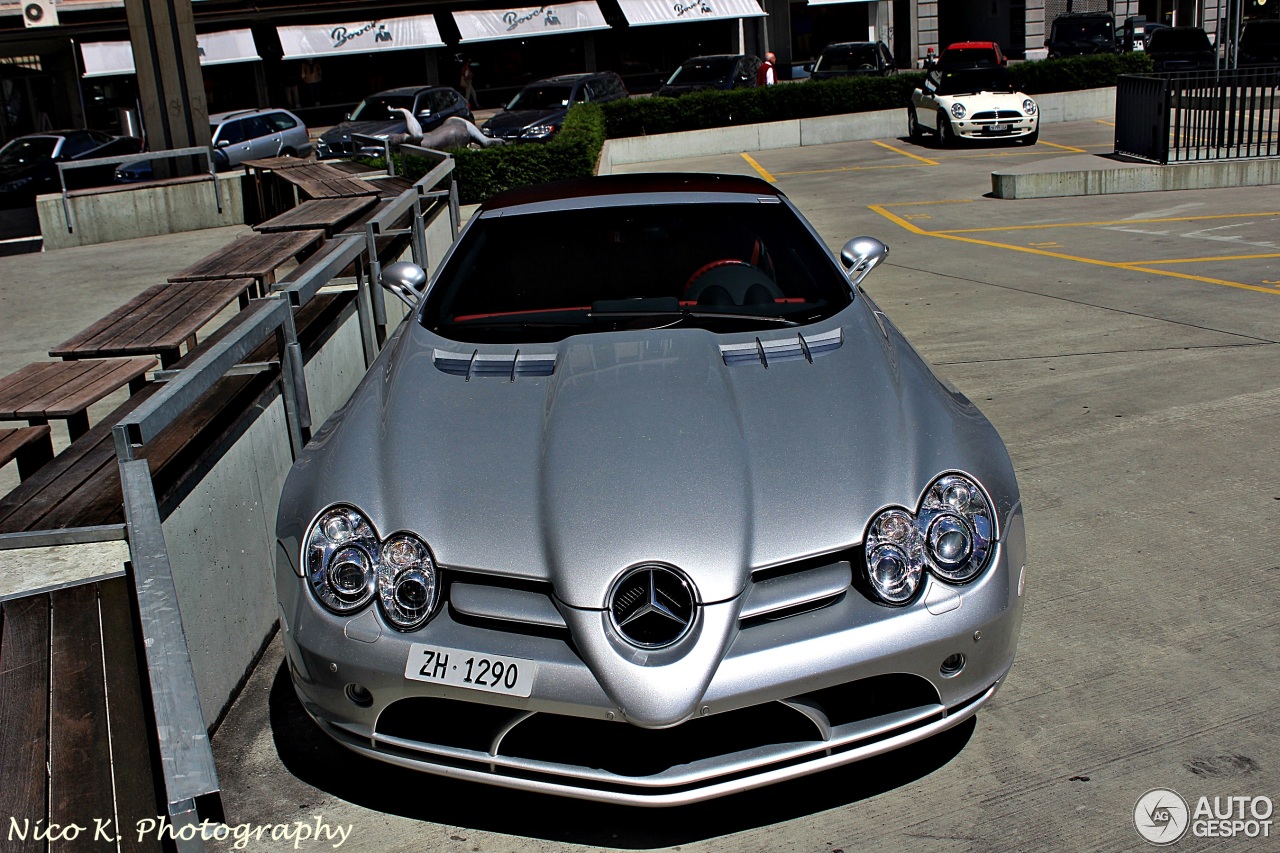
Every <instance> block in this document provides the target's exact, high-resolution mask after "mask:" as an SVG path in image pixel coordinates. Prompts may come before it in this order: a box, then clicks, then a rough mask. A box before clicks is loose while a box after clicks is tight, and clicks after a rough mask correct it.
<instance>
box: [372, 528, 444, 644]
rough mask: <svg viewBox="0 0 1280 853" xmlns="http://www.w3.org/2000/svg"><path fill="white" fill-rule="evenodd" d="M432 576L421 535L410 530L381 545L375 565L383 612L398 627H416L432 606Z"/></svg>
mask: <svg viewBox="0 0 1280 853" xmlns="http://www.w3.org/2000/svg"><path fill="white" fill-rule="evenodd" d="M436 578H437V576H436V564H435V561H433V560H432V559H431V554H430V552H428V551H427V546H426V545H425V544H423V542H422V540H421V539H419V538H418V537H416V536H414V535H413V534H410V533H397V534H396V535H395V536H392V537H391V538H390V539H388V540H387V541H386V543H385V544H383V546H382V561H381V563H380V564H379V565H378V602H379V603H380V604H381V605H382V613H383V615H384V616H386V617H387V620H388V621H389V622H391V624H392V625H394V626H395V627H396V628H399V629H400V630H402V631H412V630H414V629H415V628H418V627H420V626H421V625H422V624H423V623H424V622H426V621H427V618H428V617H429V616H430V615H431V612H432V611H433V610H434V609H435V606H436V597H437V596H436V593H437V591H438V590H439V584H438V583H437V579H436Z"/></svg>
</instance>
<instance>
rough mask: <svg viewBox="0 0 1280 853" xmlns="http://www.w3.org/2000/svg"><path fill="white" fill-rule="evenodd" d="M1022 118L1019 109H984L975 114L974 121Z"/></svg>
mask: <svg viewBox="0 0 1280 853" xmlns="http://www.w3.org/2000/svg"><path fill="white" fill-rule="evenodd" d="M1020 118H1022V113H1020V112H1018V111H1017V110H984V111H982V112H980V113H974V114H973V121H1013V120H1016V119H1020Z"/></svg>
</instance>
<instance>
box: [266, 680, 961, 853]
mask: <svg viewBox="0 0 1280 853" xmlns="http://www.w3.org/2000/svg"><path fill="white" fill-rule="evenodd" d="M269 704H270V717H271V730H272V737H273V739H274V741H275V745H276V750H277V752H278V753H279V755H280V760H281V762H282V763H283V764H284V766H285V768H286V769H287V770H288V771H289V772H290V773H292V774H293V775H294V776H296V777H297V778H298V779H300V780H302V781H303V782H305V783H307V784H308V785H311V786H313V787H315V788H318V789H320V790H321V791H325V792H327V793H329V794H331V795H333V796H335V797H339V798H341V799H343V800H346V801H348V802H350V803H354V804H356V805H358V806H362V807H364V808H368V809H372V810H375V811H381V812H387V813H390V814H395V815H400V816H402V817H406V818H413V819H417V820H424V821H431V822H434V823H441V824H445V825H447V826H465V827H469V828H473V829H477V830H482V831H485V832H499V833H505V834H508V835H523V836H529V837H533V838H541V839H544V840H548V841H560V842H568V843H573V844H581V845H586V846H591V847H613V848H623V849H649V848H657V847H669V846H673V845H677V844H687V843H691V842H695V841H701V840H704V839H708V838H714V837H717V836H723V835H729V834H732V833H736V832H741V831H744V830H748V829H752V828H755V827H759V826H766V825H770V824H775V823H779V822H782V821H787V820H791V819H793V818H796V817H801V816H804V815H810V814H814V813H817V812H822V811H826V810H828V809H834V808H838V807H841V806H846V805H848V804H850V803H855V802H858V801H859V800H865V799H868V798H870V797H874V796H876V795H877V794H881V793H884V792H886V791H889V790H892V789H894V788H898V787H901V786H903V785H907V784H910V783H912V782H914V781H916V780H918V779H921V778H924V777H925V776H928V775H929V774H931V773H933V772H934V771H936V770H938V769H939V768H941V767H943V766H945V765H946V764H947V763H948V762H950V761H951V760H952V759H953V758H954V757H955V756H956V755H958V754H959V753H960V751H961V750H962V749H963V748H964V747H965V745H966V744H967V743H968V742H969V738H970V737H971V736H972V735H973V731H974V727H975V725H976V723H975V720H974V719H970V720H967V721H965V722H964V723H962V724H960V725H958V726H956V727H955V728H954V729H951V730H949V731H946V732H943V733H941V734H939V735H937V736H935V737H933V738H931V739H929V740H927V741H924V742H922V743H918V744H915V745H913V746H909V747H905V748H903V749H900V750H897V751H896V752H893V753H890V754H888V755H884V756H880V757H877V758H871V759H868V760H866V761H861V762H857V763H855V764H852V765H849V766H847V767H841V768H837V769H835V770H829V771H826V772H824V773H819V774H816V775H813V776H808V777H805V778H803V779H798V780H795V781H793V782H786V783H783V784H780V785H773V786H769V787H766V788H763V789H759V790H755V791H747V792H745V793H742V794H735V795H733V796H730V797H723V798H721V799H718V800H713V801H711V802H708V803H698V804H695V805H689V806H678V807H674V808H669V809H662V810H649V809H638V808H630V807H626V806H615V805H608V804H602V803H592V802H586V801H582V800H572V799H561V798H557V797H550V796H545V795H542V794H529V793H523V792H519V791H509V790H506V789H504V788H498V787H493V786H489V785H478V784H475V783H471V782H463V781H457V780H450V779H445V778H443V777H438V776H433V775H431V774H428V773H420V772H417V771H413V770H407V769H405V768H401V767H396V766H393V765H391V764H384V763H382V762H380V761H375V760H373V759H369V758H365V757H364V756H360V755H357V754H355V753H353V752H350V751H349V750H347V749H345V748H344V747H342V746H340V745H339V744H338V743H336V742H335V741H333V740H332V739H331V738H330V737H329V736H328V735H326V734H325V733H324V732H323V731H321V730H320V728H319V727H318V726H316V724H315V723H314V722H313V721H312V720H311V718H310V717H308V716H307V713H306V711H304V710H303V708H302V705H301V703H299V701H298V698H297V695H296V694H295V693H294V690H293V685H292V683H291V682H290V678H289V672H288V669H287V667H286V666H285V665H284V664H283V663H282V664H281V666H280V669H279V670H278V671H277V672H276V675H275V679H274V681H273V682H272V685H271V695H270V699H269Z"/></svg>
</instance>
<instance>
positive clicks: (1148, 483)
mask: <svg viewBox="0 0 1280 853" xmlns="http://www.w3.org/2000/svg"><path fill="white" fill-rule="evenodd" d="M904 125H905V121H904ZM904 131H905V127H904ZM1110 135H1111V128H1110V127H1108V126H1106V125H1105V124H1100V123H1096V122H1080V123H1074V124H1065V125H1048V126H1046V128H1045V134H1044V137H1043V138H1042V142H1041V143H1040V144H1039V145H1037V146H1035V147H1033V148H1022V147H999V148H990V149H988V148H966V149H959V150H941V149H938V148H936V147H934V146H932V145H930V144H925V145H917V144H914V143H911V142H909V141H906V140H902V139H885V140H878V141H875V142H859V143H845V144H839V145H831V146H823V147H814V148H806V149H797V150H781V151H770V152H759V153H755V154H752V155H751V159H750V160H749V159H747V158H746V157H743V156H738V155H734V156H724V157H712V158H703V159H698V160H683V161H672V162H668V163H664V164H661V165H660V166H659V165H650V166H647V167H643V168H644V169H647V170H654V169H657V168H662V169H669V170H691V171H727V172H736V173H742V174H760V173H761V171H763V172H764V173H766V174H767V175H768V176H769V177H771V178H772V179H773V180H775V181H776V182H777V183H778V185H779V186H780V187H781V188H782V189H783V190H784V191H785V192H786V193H787V194H788V196H789V197H790V198H791V199H793V200H794V201H795V202H796V203H797V205H798V206H799V207H800V208H801V209H802V210H803V211H804V213H805V214H806V216H808V217H809V218H810V220H811V221H812V222H813V223H814V224H815V226H816V227H817V228H818V229H819V231H820V232H821V233H822V234H823V236H824V238H825V239H826V240H827V241H828V243H829V244H830V245H831V246H832V247H833V248H838V247H839V246H840V245H841V244H842V243H843V242H844V241H845V240H846V239H848V238H850V237H853V236H855V235H858V234H872V235H874V236H877V237H880V238H881V239H883V240H885V242H887V243H889V245H890V246H891V250H892V251H891V254H890V257H889V260H888V261H887V262H886V264H885V265H883V266H882V267H881V268H879V269H877V270H876V271H875V272H874V273H873V274H872V275H871V277H870V278H869V279H867V281H866V287H867V290H868V291H869V292H870V294H871V295H872V297H873V298H874V299H875V300H876V301H877V302H878V303H879V304H880V306H881V307H882V308H883V309H884V310H885V312H886V313H887V314H888V316H889V318H890V319H891V320H892V321H893V322H894V323H895V324H897V325H898V326H899V327H900V328H901V329H902V330H903V332H904V333H905V334H906V336H907V337H908V339H909V340H911V341H912V342H913V344H914V345H915V346H916V348H917V349H918V350H919V351H920V352H921V353H922V354H923V355H924V357H925V358H926V359H927V360H928V361H929V362H930V363H931V364H932V365H933V366H934V368H935V370H936V371H937V372H938V373H939V374H940V375H941V376H943V377H944V378H946V379H947V380H948V381H950V382H951V383H953V384H954V385H956V386H957V387H959V388H960V390H962V391H963V392H965V393H966V394H968V395H969V397H971V398H972V399H973V400H974V401H975V402H976V403H977V404H978V405H979V406H980V407H981V408H982V409H983V411H985V412H986V413H987V415H988V416H989V417H990V418H991V419H992V421H993V422H994V423H995V424H996V426H997V428H998V429H999V430H1000V432H1001V434H1002V435H1003V437H1004V439H1005V441H1006V442H1007V444H1008V446H1009V449H1010V452H1011V454H1012V456H1013V460H1014V464H1015V467H1016V470H1017V472H1018V476H1019V481H1020V484H1021V488H1022V493H1023V501H1024V505H1025V508H1026V521H1027V536H1028V587H1027V590H1028V591H1027V596H1028V598H1027V609H1026V613H1025V618H1024V622H1023V628H1022V637H1021V642H1020V645H1019V655H1018V660H1017V663H1016V664H1015V666H1014V668H1013V671H1012V673H1011V675H1010V677H1009V679H1008V681H1007V683H1006V685H1005V686H1004V687H1003V688H1002V689H1001V691H1000V693H999V694H997V696H996V697H995V699H994V700H992V702H991V703H990V704H989V705H988V706H987V707H985V708H984V709H983V711H982V712H980V713H979V714H978V715H977V717H976V719H975V720H974V721H972V722H970V723H967V724H965V725H962V726H960V727H958V728H957V729H956V730H953V731H952V732H950V733H946V734H944V735H942V736H940V737H937V738H934V739H932V740H930V741H926V742H924V743H922V744H919V745H917V746H914V747H911V748H908V749H906V750H901V751H898V752H896V753H893V754H891V755H889V756H885V757H882V758H878V759H872V760H869V761H866V762H862V763H860V764H855V765H852V766H850V767H847V768H842V769H839V770H835V771H831V772H828V773H824V774H820V775H816V776H811V777H807V778H805V779H802V780H799V781H796V782H792V783H787V784H784V785H778V786H774V787H771V788H767V789H763V790H761V791H757V792H750V793H747V794H744V795H739V796H736V797H731V798H727V799H723V800H720V801H716V802H712V803H709V804H703V805H698V806H691V807H685V808H679V809H671V810H663V811H648V810H645V811H638V810H630V809H622V808H614V807H605V806H599V805H595V804H591V803H583V802H577V801H567V800H556V799H551V798H546V797H539V796H533V795H522V794H517V793H512V792H506V791H503V790H501V789H497V788H489V787H485V786H478V785H473V784H467V783H460V782H454V781H450V780H445V779H440V778H436V777H431V776H425V775H421V774H416V773H412V772H408V771H402V770H399V769H396V768H392V767H390V766H386V765H383V764H381V763H378V762H373V761H368V760H364V759H360V758H358V757H356V756H354V755H352V754H349V753H347V752H346V751H345V750H343V749H342V748H341V747H339V746H337V745H335V744H333V743H332V742H330V741H329V740H328V739H327V738H326V736H324V735H323V734H322V733H320V732H319V731H318V730H317V729H316V727H315V726H314V725H313V724H312V723H310V721H309V720H308V719H307V718H306V715H305V713H304V712H303V711H302V710H301V708H300V707H299V705H298V703H297V701H296V699H295V698H294V696H293V692H292V689H291V687H290V685H289V682H288V678H287V675H286V674H285V673H284V671H283V669H282V666H281V657H280V650H279V642H278V640H277V641H275V642H273V643H272V644H271V645H270V646H269V647H268V649H267V652H266V654H265V656H264V658H263V660H262V663H261V664H260V666H259V667H258V669H257V670H256V672H255V673H254V675H253V676H252V678H251V679H250V681H249V682H248V684H247V685H246V687H245V690H244V692H243V694H242V695H241V697H240V699H239V700H238V702H237V703H236V704H235V706H234V707H233V708H232V710H231V711H230V713H229V714H228V716H227V718H226V720H225V721H224V722H223V724H222V725H221V727H220V728H219V730H218V731H217V733H216V735H215V736H214V738H213V746H214V752H215V757H216V758H217V761H218V770H219V774H220V777H221V781H222V784H223V789H224V793H223V799H224V803H225V805H226V810H227V817H228V820H229V822H231V823H232V824H249V825H251V826H258V827H260V826H266V825H268V824H277V825H278V824H282V823H286V822H293V821H302V822H309V823H312V824H314V823H315V821H316V820H317V819H319V820H321V821H322V822H323V823H324V824H325V825H326V826H329V827H337V826H342V827H347V826H349V827H350V834H349V835H348V836H346V840H345V842H344V843H343V849H346V850H356V851H419V850H433V851H434V850H457V851H460V853H461V851H473V853H481V851H484V853H488V851H556V853H559V851H579V850H597V849H644V850H649V849H659V850H667V849H671V850H676V849H678V850H682V851H685V850H693V851H766V850H768V851H772V850H787V851H818V853H834V851H850V850H881V849H908V850H983V851H987V850H991V851H1022V850H1083V849H1089V850H1132V849H1139V848H1143V847H1145V842H1144V841H1143V840H1142V839H1141V837H1140V836H1139V835H1138V833H1137V831H1136V829H1135V825H1134V820H1135V817H1134V811H1135V805H1136V804H1137V802H1138V800H1139V798H1140V797H1142V796H1143V795H1144V794H1145V793H1146V792H1148V791H1150V790H1151V789H1154V788H1171V789H1172V790H1174V791H1176V792H1178V793H1179V794H1180V795H1181V796H1182V797H1183V798H1185V800H1186V801H1187V802H1188V804H1189V806H1190V808H1191V809H1192V810H1193V811H1194V810H1195V809H1196V808H1197V806H1198V800H1199V798H1200V797H1208V798H1209V803H1211V804H1212V803H1213V802H1214V798H1215V797H1218V798H1226V797H1231V796H1236V797H1266V798H1269V801H1270V802H1271V803H1274V802H1275V801H1276V800H1278V799H1280V747H1278V746H1277V744H1278V743H1280V689H1277V687H1278V685H1280V662H1278V661H1280V657H1278V654H1277V653H1278V652H1280V630H1278V629H1280V616H1278V615H1277V608H1276V601H1277V600H1280V556H1277V551H1278V550H1280V549H1278V548H1277V546H1278V545H1280V535H1277V533H1276V529H1277V524H1276V522H1277V517H1278V516H1280V482H1277V476H1276V473H1275V472H1276V471H1277V470H1280V445H1278V444H1277V442H1275V441H1274V440H1273V435H1274V430H1275V424H1276V423H1277V416H1278V415H1280V348H1278V347H1277V342H1278V341H1280V315H1278V314H1277V309H1278V308H1280V302H1277V301H1275V300H1276V296H1277V295H1280V287H1277V286H1274V285H1275V282H1276V281H1277V280H1280V263H1278V261H1280V248H1277V243H1280V227H1278V226H1280V212H1278V211H1280V188H1274V187H1262V188H1243V189H1233V190H1210V191H1195V192H1175V193H1146V194H1133V195H1126V196H1102V197H1091V198H1071V199H1050V200H1023V201H1001V200H995V199H990V198H987V197H986V194H988V193H989V192H990V177H989V173H990V171H991V170H992V169H995V168H1003V167H1005V166H1007V165H1011V164H1014V163H1028V162H1032V161H1035V160H1043V159H1046V158H1050V157H1054V156H1057V155H1061V154H1067V153H1078V152H1075V151H1071V150H1070V149H1075V148H1079V149H1083V150H1085V151H1086V152H1095V153H1096V152H1103V151H1106V150H1109V149H1110V142H1109V140H1110ZM1055 146H1065V147H1066V149H1067V150H1064V149H1063V148H1059V147H1055ZM753 161H754V162H753ZM640 170H641V169H640V168H637V169H635V171H640ZM974 229H981V230H974ZM996 229H999V230H996ZM68 251H72V250H68ZM59 254H60V253H49V254H48V255H45V256H42V257H45V258H50V259H54V260H55V261H56V258H57V256H58V255H59ZM10 260H12V259H2V260H0V288H3V287H5V286H8V285H5V284H3V283H2V282H5V281H7V280H8V276H6V275H4V274H3V273H4V272H5V271H4V265H5V264H6V263H7V262H9V261H10ZM139 289H141V288H139ZM0 292H2V291H0ZM48 305H50V306H52V305H56V303H55V302H54V301H53V300H52V299H51V300H49V303H48ZM47 310H48V311H49V312H53V311H55V310H56V309H55V308H53V307H48V308H47ZM73 331H75V329H69V330H68V331H67V334H70V333H71V332H73ZM8 334H9V332H7V331H6V332H5V335H6V336H7V335H8ZM64 337H65V335H64ZM59 339H61V338H59ZM5 342H6V343H7V340H6V341H5ZM52 343H55V341H49V344H50V345H51V344H52ZM1256 805H1257V807H1258V808H1259V809H1261V808H1263V805H1262V803H1261V802H1260V801H1259V802H1258V803H1256ZM1226 807H1227V804H1226V803H1225V800H1222V799H1220V800H1219V808H1221V809H1225V808H1226ZM1149 818H1150V815H1149V814H1148V816H1147V817H1146V818H1144V822H1146V821H1147V820H1149ZM1270 820H1271V821H1272V823H1271V825H1270V827H1268V830H1269V832H1270V835H1269V837H1266V838H1262V837H1258V838H1253V839H1250V838H1247V837H1236V838H1197V837H1193V836H1192V835H1191V834H1188V835H1187V836H1186V837H1184V838H1183V839H1182V840H1181V841H1178V842H1177V843H1176V845H1175V847H1174V849H1177V850H1205V849H1219V850H1231V851H1233V850H1274V849H1277V848H1278V847H1280V845H1278V844H1277V842H1276V841H1275V837H1276V831H1277V826H1276V822H1277V821H1280V818H1276V817H1274V816H1273V817H1271V818H1270ZM1215 828H1220V827H1215ZM1253 828H1254V830H1255V831H1256V832H1261V827H1253ZM268 834H269V833H268ZM296 844H297V847H296V848H295V842H293V841H279V842H276V843H274V844H273V843H269V842H266V841H254V842H251V843H249V844H248V845H247V849H252V850H286V849H326V848H329V847H331V846H332V842H331V841H329V842H321V843H316V842H313V841H303V842H296ZM214 847H215V849H235V847H234V845H233V842H231V841H228V842H225V843H223V844H221V845H214Z"/></svg>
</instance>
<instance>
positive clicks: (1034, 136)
mask: <svg viewBox="0 0 1280 853" xmlns="http://www.w3.org/2000/svg"><path fill="white" fill-rule="evenodd" d="M1019 141H1020V142H1021V143H1022V144H1023V145H1035V144H1036V143H1037V142H1039V141H1040V128H1038V127H1037V128H1036V129H1035V130H1033V131H1031V132H1030V133H1028V134H1027V135H1026V136H1024V137H1022V139H1021V140H1019Z"/></svg>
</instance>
